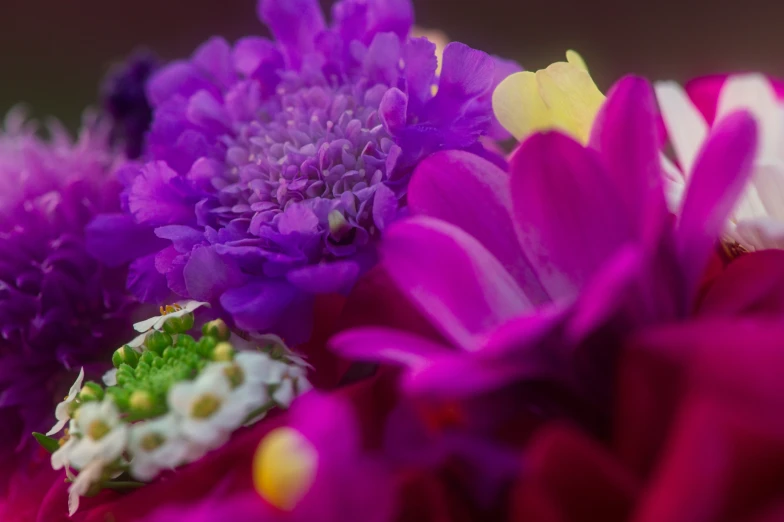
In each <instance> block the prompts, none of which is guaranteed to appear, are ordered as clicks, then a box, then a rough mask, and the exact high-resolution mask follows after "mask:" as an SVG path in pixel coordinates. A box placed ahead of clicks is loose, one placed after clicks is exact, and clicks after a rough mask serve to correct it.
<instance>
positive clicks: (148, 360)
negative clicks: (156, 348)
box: [139, 351, 160, 365]
mask: <svg viewBox="0 0 784 522" xmlns="http://www.w3.org/2000/svg"><path fill="white" fill-rule="evenodd" d="M155 359H160V357H159V356H158V354H157V353H155V352H153V351H146V352H144V353H143V354H142V356H141V357H140V358H139V362H140V363H144V364H148V365H151V364H152V363H153V362H154V361H155Z"/></svg>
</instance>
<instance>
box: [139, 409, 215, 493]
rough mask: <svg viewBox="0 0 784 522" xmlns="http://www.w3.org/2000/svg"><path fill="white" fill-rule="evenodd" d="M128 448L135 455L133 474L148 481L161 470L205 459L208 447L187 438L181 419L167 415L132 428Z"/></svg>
mask: <svg viewBox="0 0 784 522" xmlns="http://www.w3.org/2000/svg"><path fill="white" fill-rule="evenodd" d="M128 449H129V451H130V452H131V454H132V455H133V459H132V460H131V475H133V476H134V477H136V478H137V479H139V480H143V481H145V482H147V481H150V480H152V479H153V478H155V476H156V475H157V474H158V472H159V471H161V470H164V469H173V468H175V467H177V466H179V465H181V464H185V463H187V462H193V461H194V460H197V459H199V458H201V457H202V456H203V455H204V453H205V452H206V448H204V447H203V446H200V445H198V444H193V443H191V442H190V441H188V440H186V439H184V438H183V436H182V433H181V431H180V429H179V419H178V418H177V417H176V416H175V415H173V414H171V413H170V414H167V415H164V416H163V417H159V418H157V419H153V420H149V421H144V422H138V423H136V424H134V425H133V426H132V427H131V430H130V437H129V443H128Z"/></svg>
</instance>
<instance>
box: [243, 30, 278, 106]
mask: <svg viewBox="0 0 784 522" xmlns="http://www.w3.org/2000/svg"><path fill="white" fill-rule="evenodd" d="M233 60H234V68H235V69H236V70H237V71H238V72H239V73H240V74H242V75H244V76H247V77H248V78H254V79H257V80H259V83H260V84H261V90H262V93H263V94H266V95H269V94H272V92H274V89H275V87H276V86H277V84H278V80H279V78H278V71H280V70H281V69H283V66H284V64H283V55H282V54H280V51H278V49H277V47H275V44H273V43H272V42H271V41H269V40H267V39H266V38H257V37H247V38H242V39H240V40H239V41H237V43H236V44H234V51H233Z"/></svg>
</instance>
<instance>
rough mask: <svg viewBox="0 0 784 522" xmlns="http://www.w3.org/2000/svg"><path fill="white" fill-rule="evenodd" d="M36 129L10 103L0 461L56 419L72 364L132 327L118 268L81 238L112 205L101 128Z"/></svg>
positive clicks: (5, 148) (2, 178) (3, 180)
mask: <svg viewBox="0 0 784 522" xmlns="http://www.w3.org/2000/svg"><path fill="white" fill-rule="evenodd" d="M35 131H36V129H35V128H34V127H33V126H31V125H29V124H25V123H24V118H23V117H22V116H21V115H20V114H17V113H12V114H11V115H9V117H8V119H7V121H6V128H5V131H4V132H3V133H2V134H0V252H2V256H0V440H2V448H0V465H1V466H3V469H11V466H12V464H11V462H13V460H14V459H15V454H16V453H18V452H19V451H21V450H23V449H24V448H25V447H26V446H27V444H28V443H32V444H34V442H32V441H33V439H32V437H31V436H30V433H31V432H32V431H43V432H45V431H47V430H48V429H49V428H50V427H51V426H52V425H53V424H54V422H55V419H54V406H55V404H56V403H57V402H59V401H60V400H62V397H63V395H64V394H65V391H67V390H68V387H69V385H71V384H72V383H73V381H74V380H75V378H76V374H77V373H78V372H79V369H80V368H81V367H82V366H84V367H85V369H86V370H87V371H88V373H90V370H91V368H92V369H99V368H98V367H94V366H93V365H94V364H96V363H100V364H103V363H106V362H108V361H109V358H108V357H109V354H111V352H112V350H113V349H114V348H116V347H117V346H118V345H119V343H120V342H121V341H122V340H123V339H124V338H127V336H129V335H131V330H130V325H131V322H132V321H130V320H129V312H130V307H131V302H132V299H131V298H130V297H129V296H128V295H127V294H126V292H125V288H124V278H125V273H124V271H123V270H121V269H113V270H108V269H105V268H103V267H101V266H100V265H99V263H98V262H97V261H96V260H95V259H94V258H92V257H91V256H90V255H89V254H87V252H86V250H85V242H84V227H85V226H86V224H87V223H88V222H89V221H90V220H91V219H92V218H93V217H94V216H95V215H97V214H98V213H101V212H110V211H113V210H115V209H116V207H117V194H118V192H119V186H118V185H117V183H116V182H114V181H113V180H112V178H111V176H110V174H109V173H110V166H111V163H112V156H111V155H110V153H109V152H108V151H109V148H108V147H107V140H106V134H107V133H106V132H105V131H103V130H101V129H99V128H96V127H95V126H94V125H90V124H88V126H86V128H85V130H84V131H82V133H81V135H80V136H79V139H78V140H77V141H76V142H75V143H72V142H71V141H70V139H69V138H68V136H67V134H66V133H65V132H64V131H63V130H62V129H60V128H57V127H53V128H51V129H50V133H51V134H52V137H51V139H50V141H48V142H47V141H43V140H41V139H40V138H38V137H36V135H35ZM8 475H10V474H4V475H3V476H8ZM0 489H2V484H1V483H0Z"/></svg>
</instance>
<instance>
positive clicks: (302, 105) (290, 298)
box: [91, 0, 510, 344]
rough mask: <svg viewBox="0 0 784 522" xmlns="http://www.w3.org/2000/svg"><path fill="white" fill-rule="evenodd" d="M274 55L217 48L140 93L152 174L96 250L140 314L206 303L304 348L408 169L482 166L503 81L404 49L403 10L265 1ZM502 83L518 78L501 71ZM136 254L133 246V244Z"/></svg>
mask: <svg viewBox="0 0 784 522" xmlns="http://www.w3.org/2000/svg"><path fill="white" fill-rule="evenodd" d="M258 11H259V16H260V18H261V19H262V20H263V21H264V22H265V23H266V24H267V25H268V26H269V27H270V29H271V31H272V33H273V35H274V36H275V38H276V41H275V42H272V41H269V40H266V39H263V38H257V37H248V38H244V39H241V40H240V41H238V42H237V43H236V44H235V45H234V46H233V47H231V46H229V44H228V43H227V42H225V41H224V40H223V39H220V38H213V39H211V40H209V41H208V42H207V43H205V44H204V45H202V46H201V47H200V48H199V49H198V50H197V51H196V52H195V53H194V55H193V56H192V57H191V59H190V60H184V61H178V62H174V63H171V64H169V65H168V66H167V67H165V68H164V69H162V70H161V71H160V72H158V73H157V74H156V75H155V76H154V77H153V78H152V79H151V81H150V82H149V84H148V85H147V93H148V96H149V99H150V101H151V103H152V105H153V111H154V116H153V123H152V127H151V130H150V133H149V135H148V140H147V144H146V145H147V155H146V157H145V162H143V163H140V164H138V165H130V166H128V167H127V168H126V169H123V171H122V172H121V173H120V178H121V179H122V180H123V181H124V183H125V187H126V188H125V192H124V196H123V204H124V205H123V210H124V214H123V215H113V216H103V217H101V218H100V219H98V220H96V222H94V223H93V225H92V226H91V245H92V249H91V251H92V252H94V253H95V254H96V255H97V256H99V257H100V258H101V259H102V260H104V261H106V262H110V263H122V262H125V261H130V260H132V261H133V265H132V269H131V274H130V277H129V282H128V283H129V287H130V288H131V290H132V291H133V292H134V293H135V294H136V295H137V296H138V297H139V298H141V299H143V300H145V301H152V302H164V301H167V300H169V301H171V300H174V299H171V296H170V293H174V294H177V295H179V296H181V297H186V298H190V299H198V300H201V301H209V302H211V303H212V304H213V305H215V306H216V307H218V306H219V307H222V309H223V310H224V311H226V312H228V315H229V316H231V318H232V319H233V321H234V323H235V325H236V326H238V327H240V328H242V329H245V330H248V331H250V332H269V331H271V332H274V333H277V334H280V335H282V336H284V337H285V338H286V340H287V342H289V343H294V344H296V343H298V342H301V341H303V340H306V339H307V338H308V336H309V333H310V322H311V320H312V299H313V295H314V294H319V293H330V292H336V291H337V292H340V291H345V290H346V289H348V288H349V287H350V286H351V285H352V284H353V282H354V281H355V280H356V278H357V275H358V274H359V273H361V272H362V271H363V270H365V269H366V268H367V267H368V266H370V265H371V264H372V263H373V262H374V251H373V244H374V240H375V239H376V238H377V237H378V236H379V235H380V234H381V233H382V232H383V230H384V229H385V228H386V227H387V226H388V225H389V223H390V222H391V221H392V220H394V219H395V218H396V216H397V215H398V214H399V212H400V211H401V208H402V207H404V201H405V199H404V197H405V193H406V185H407V181H408V178H409V176H410V173H411V171H412V169H413V167H414V166H415V165H416V164H417V162H418V161H419V160H420V159H422V158H423V157H424V156H426V155H428V154H430V153H431V152H434V151H437V150H443V149H472V150H475V151H477V152H480V153H481V152H482V151H483V149H482V147H481V145H480V144H479V142H478V139H479V138H480V136H482V135H483V133H485V132H486V131H487V129H488V128H489V126H490V124H491V123H492V122H493V116H492V111H491V108H490V94H491V92H492V88H493V87H494V85H495V84H496V83H498V82H499V81H500V80H501V79H503V74H500V73H499V74H496V72H497V71H496V65H495V61H494V60H493V59H492V58H491V57H489V56H487V55H486V54H484V53H482V52H480V51H476V50H473V49H471V48H469V47H467V46H465V45H463V44H459V43H452V44H450V45H448V46H447V47H446V49H445V51H444V56H443V67H442V69H441V73H440V75H439V76H436V65H437V59H436V56H435V44H433V43H431V42H429V41H428V40H427V39H424V38H410V37H409V32H410V29H411V24H412V18H413V15H412V6H411V4H410V2H409V1H408V0H394V1H382V0H342V1H340V2H338V3H337V4H336V5H335V6H334V7H333V24H332V26H331V27H328V26H327V25H326V23H325V21H324V18H323V16H322V13H321V10H320V8H319V6H318V3H317V2H316V1H315V0H294V1H292V0H288V1H282V0H262V1H261V2H260V3H259V8H258ZM498 71H504V72H507V71H510V67H509V64H508V63H504V64H502V65H501V66H499V68H498ZM131 238H132V239H131Z"/></svg>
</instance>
